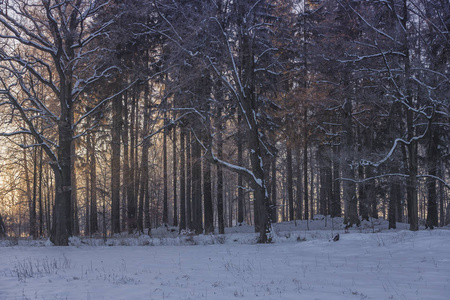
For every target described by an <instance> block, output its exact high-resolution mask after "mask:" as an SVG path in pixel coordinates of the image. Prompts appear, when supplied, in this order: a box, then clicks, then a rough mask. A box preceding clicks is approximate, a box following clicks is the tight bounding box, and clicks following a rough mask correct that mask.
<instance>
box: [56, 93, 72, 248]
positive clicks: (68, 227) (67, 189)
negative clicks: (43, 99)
mask: <svg viewBox="0 0 450 300" xmlns="http://www.w3.org/2000/svg"><path fill="white" fill-rule="evenodd" d="M62 90H64V89H62ZM68 94H69V95H70V93H68ZM65 99H69V100H68V101H70V99H71V98H70V97H68V96H67V97H66V98H65ZM68 101H61V102H62V103H64V105H62V107H61V110H62V112H61V116H62V117H61V120H60V123H59V130H58V132H59V148H58V163H59V165H56V164H52V169H53V173H54V175H55V208H54V222H53V228H52V235H51V237H50V240H51V241H52V243H54V244H55V245H57V246H67V245H68V244H69V237H70V236H72V201H71V199H72V197H71V194H72V188H71V183H72V181H71V175H72V170H71V165H72V160H71V146H72V136H73V127H72V123H73V121H72V120H73V115H72V111H71V109H72V108H71V105H67V106H66V103H68Z"/></svg>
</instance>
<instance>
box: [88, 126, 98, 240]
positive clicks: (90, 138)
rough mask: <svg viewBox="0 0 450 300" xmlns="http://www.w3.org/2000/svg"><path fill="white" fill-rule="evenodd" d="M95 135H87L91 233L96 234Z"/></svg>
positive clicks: (92, 133)
mask: <svg viewBox="0 0 450 300" xmlns="http://www.w3.org/2000/svg"><path fill="white" fill-rule="evenodd" d="M95 143H96V141H95V133H94V132H91V133H89V134H88V144H89V156H90V157H89V171H90V180H91V183H90V185H89V187H90V189H91V199H90V200H91V233H97V232H98V210H97V159H96V157H95Z"/></svg>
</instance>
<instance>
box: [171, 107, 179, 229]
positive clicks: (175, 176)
mask: <svg viewBox="0 0 450 300" xmlns="http://www.w3.org/2000/svg"><path fill="white" fill-rule="evenodd" d="M174 117H175V115H174ZM172 130H173V140H172V159H173V226H178V203H177V201H178V199H177V182H178V174H177V128H176V127H175V126H173V127H172Z"/></svg>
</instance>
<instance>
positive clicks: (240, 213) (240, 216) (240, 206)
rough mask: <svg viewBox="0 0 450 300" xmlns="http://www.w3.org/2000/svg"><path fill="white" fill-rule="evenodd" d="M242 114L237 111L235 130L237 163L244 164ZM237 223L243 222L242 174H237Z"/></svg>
mask: <svg viewBox="0 0 450 300" xmlns="http://www.w3.org/2000/svg"><path fill="white" fill-rule="evenodd" d="M241 131H242V115H241V113H238V132H237V135H238V136H237V137H238V141H237V148H238V149H237V151H238V152H237V155H238V165H239V166H244V159H243V150H242V147H243V145H242V144H243V138H242V132H241ZM237 184H238V220H237V221H238V223H239V224H242V222H244V190H243V184H244V181H243V177H242V174H238V182H237Z"/></svg>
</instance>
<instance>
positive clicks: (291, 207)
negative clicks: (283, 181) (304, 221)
mask: <svg viewBox="0 0 450 300" xmlns="http://www.w3.org/2000/svg"><path fill="white" fill-rule="evenodd" d="M286 151H287V153H286V168H287V193H288V205H289V221H293V220H294V180H293V175H292V174H293V170H292V168H293V166H292V147H291V144H290V142H289V141H286Z"/></svg>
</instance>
